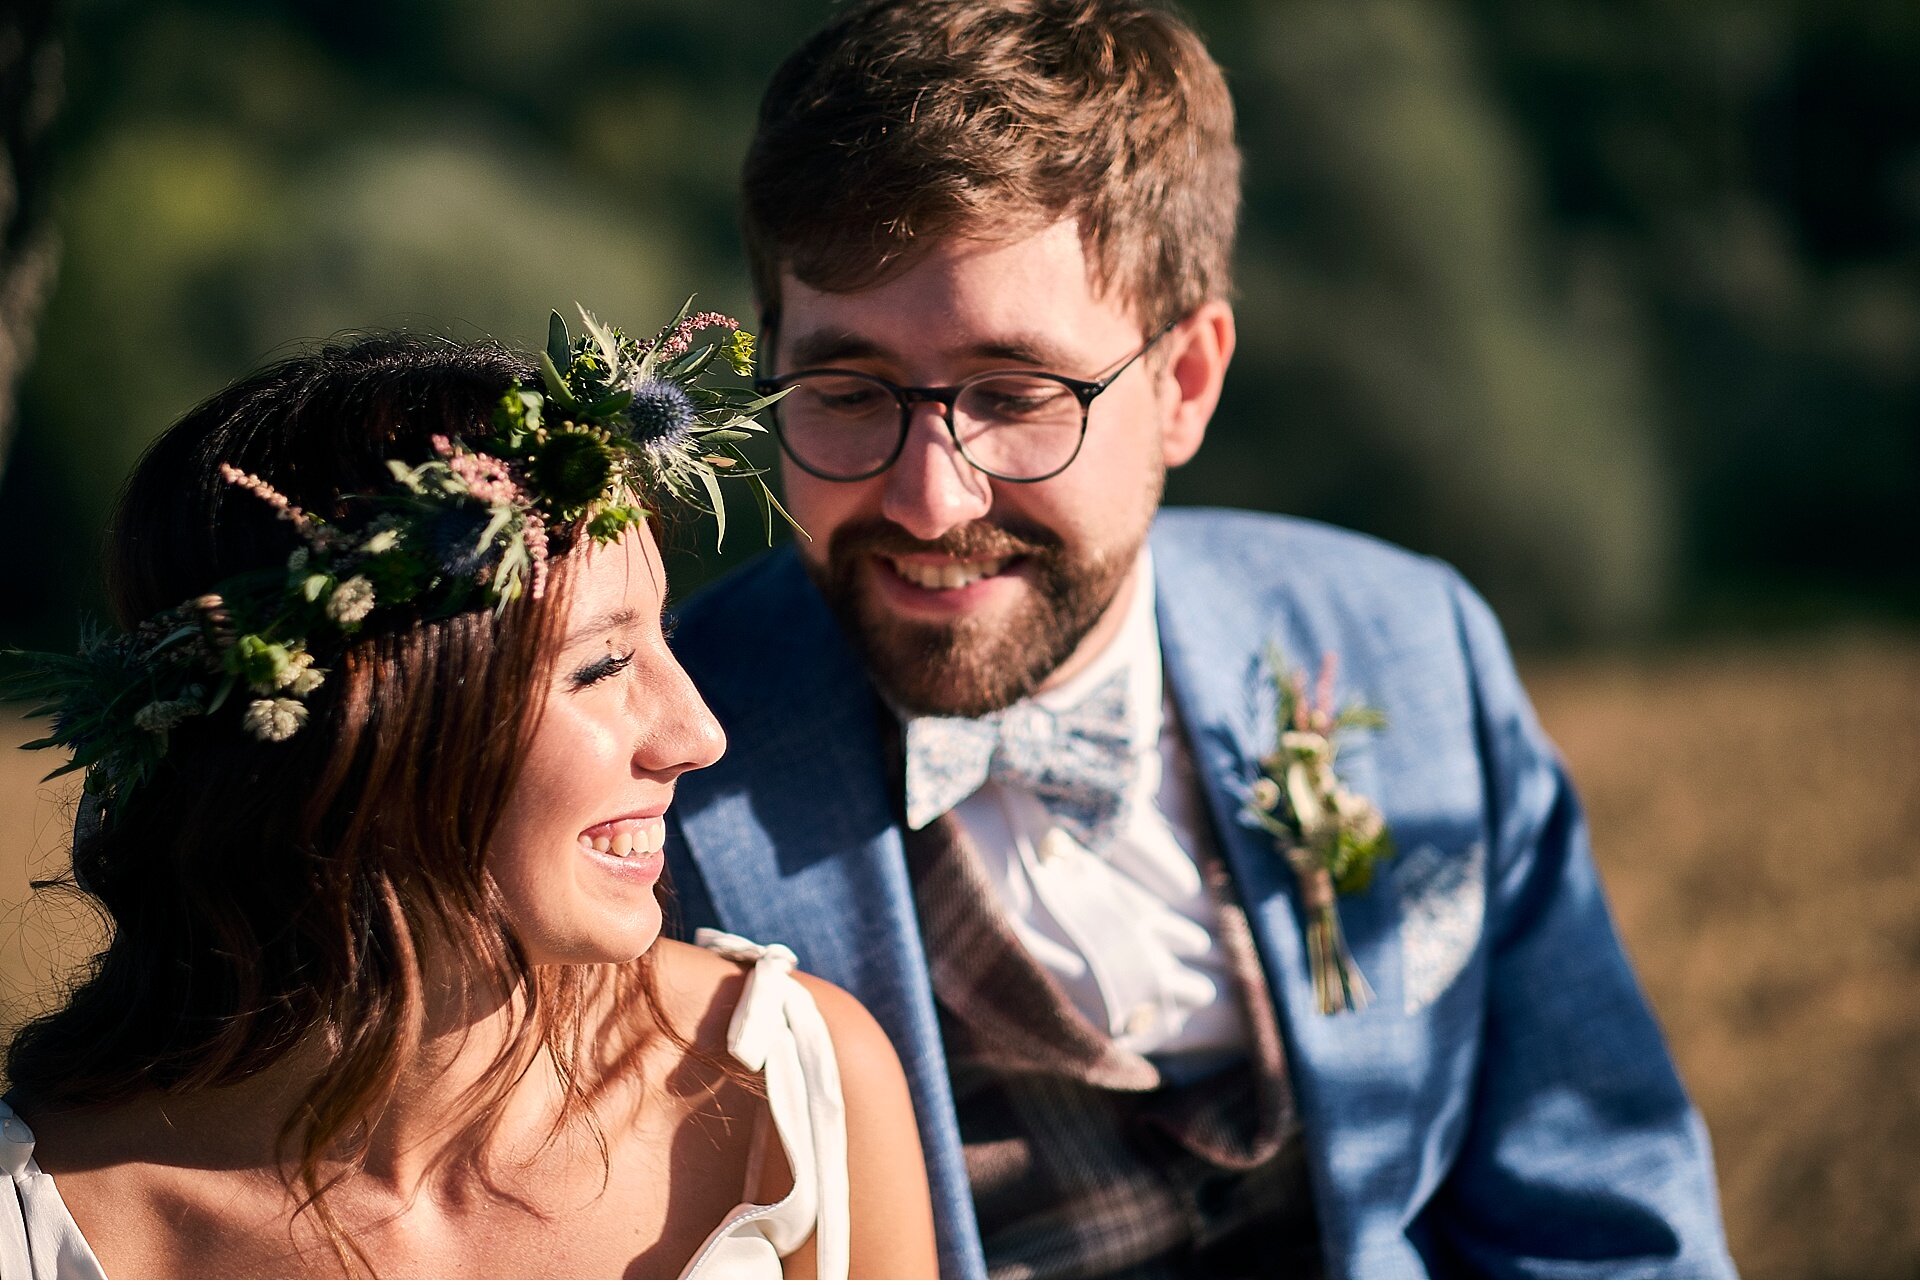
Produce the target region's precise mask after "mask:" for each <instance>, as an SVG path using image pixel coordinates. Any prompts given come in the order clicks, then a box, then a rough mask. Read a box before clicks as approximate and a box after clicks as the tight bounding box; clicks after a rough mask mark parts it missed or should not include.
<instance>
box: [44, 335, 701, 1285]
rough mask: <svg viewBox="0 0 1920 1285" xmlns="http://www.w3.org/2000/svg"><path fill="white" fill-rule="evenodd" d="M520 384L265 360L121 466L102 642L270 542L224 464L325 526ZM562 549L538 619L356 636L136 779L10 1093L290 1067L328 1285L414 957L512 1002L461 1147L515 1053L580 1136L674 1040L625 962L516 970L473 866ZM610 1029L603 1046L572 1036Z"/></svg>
mask: <svg viewBox="0 0 1920 1285" xmlns="http://www.w3.org/2000/svg"><path fill="white" fill-rule="evenodd" d="M531 379H532V372H531V370H530V369H529V368H528V366H527V365H526V363H525V362H524V361H523V360H521V359H520V358H518V357H516V356H515V355H513V354H512V353H510V352H508V351H507V350H505V349H503V348H500V347H496V346H492V345H456V344H452V343H447V342H443V341H437V340H428V339H421V338H416V337H409V336H381V337H372V338H365V339H361V340H358V341H355V342H352V343H346V344H337V345H331V346H327V347H324V348H320V349H319V350H317V351H315V352H312V353H310V354H306V355H302V356H298V357H293V358H291V359H288V360H285V361H282V362H280V363H278V364H276V365H274V366H272V367H270V368H268V369H266V370H264V371H262V372H260V373H258V374H256V375H253V376H251V377H249V378H247V379H245V380H243V381H241V382H239V383H237V384H235V385H234V386H232V387H231V388H228V389H227V390H225V391H224V392H222V393H220V394H218V395H217V396H215V397H213V398H211V399H210V400H208V401H207V402H205V403H204V404H202V405H201V406H199V407H196V408H195V409H194V410H192V411H190V412H188V414H187V415H186V416H185V417H184V418H182V419H181V420H180V421H179V422H178V423H177V424H175V425H174V426H173V427H172V428H170V429H169V430H168V431H167V432H166V433H165V434H163V435H162V436H161V437H160V438H159V440H158V441H156V442H155V443H154V445H153V447H152V448H151V449H150V450H149V451H148V452H147V454H146V456H145V458H144V459H143V460H142V461H141V463H140V465H139V467H138V468H137V469H136V470H135V472H134V475H133V477H132V479H131V480H130V482H129V483H128V485H127V489H126V492H125V494H124V496H123V497H122V499H121V502H120V506H119V509H118V511H117V514H116V517H115V520H114V522H113V525H112V528H111V535H110V538H109V545H108V553H107V562H108V579H109V586H110V590H111V595H112V599H113V603H114V609H115V613H116V615H117V616H118V617H119V621H120V623H121V625H122V627H128V626H131V625H132V624H133V623H134V622H137V621H139V620H142V619H145V618H146V617H149V616H151V615H153V614H154V613H156V612H158V611H161V610H163V609H165V608H168V607H171V606H174V605H176V604H178V603H180V602H182V601H185V600H186V599H189V598H191V597H193V596H195V595H197V594H200V593H203V592H205V591H206V590H207V589H208V588H209V587H210V586H212V585H213V584H214V583H215V582H217V581H219V580H222V579H224V578H225V577H228V576H231V575H235V574H238V573H242V572H247V571H256V570H259V569H262V568H273V567H276V566H279V565H281V564H283V563H284V562H285V561H286V559H287V557H288V555H289V554H290V553H291V552H292V551H293V549H294V548H295V546H296V541H295V538H294V534H293V532H292V530H291V528H290V527H289V526H288V524H287V523H285V522H282V521H280V520H278V519H277V518H276V517H275V515H274V513H273V512H272V510H270V509H269V508H268V507H267V506H266V505H264V504H262V503H261V502H260V501H259V500H258V499H257V498H255V497H254V496H253V495H250V494H248V493H246V492H244V491H242V490H240V489H238V488H236V487H234V486H232V485H230V484H228V483H227V482H226V481H224V480H223V479H222V477H221V476H220V465H221V464H223V463H226V464H232V465H234V466H236V467H238V468H240V469H243V470H246V471H248V472H252V473H256V474H258V475H260V476H261V477H263V478H265V479H266V480H267V481H268V482H270V483H271V484H272V485H273V486H274V487H276V488H278V489H279V490H280V491H282V492H283V493H285V494H286V495H287V496H288V497H290V498H291V499H292V501H293V502H294V503H295V504H296V505H299V506H301V507H302V508H305V509H307V510H309V511H312V512H316V513H318V514H320V515H321V516H323V517H334V516H336V515H337V513H338V510H339V505H340V497H342V496H351V495H354V494H356V493H359V494H365V493H369V492H372V491H375V490H379V489H382V488H384V487H385V486H387V485H389V484H390V481H391V479H390V474H389V472H388V469H387V466H386V464H385V461H386V460H388V459H390V458H396V459H403V460H410V461H411V460H422V459H426V458H428V457H429V456H430V454H431V450H432V447H431V445H430V438H431V437H432V436H433V435H434V434H448V435H453V436H460V435H465V436H468V437H469V438H471V437H473V436H474V435H476V434H480V433H484V431H485V430H486V426H487V425H488V423H489V420H490V417H491V414H492V411H493V408H494V406H495V404H496V403H497V402H498V401H499V399H500V397H501V395H502V394H503V393H504V392H505V391H506V390H507V388H508V387H509V386H510V385H511V384H513V383H514V382H515V381H516V380H531ZM567 534H568V533H567V532H565V531H560V530H556V531H555V532H554V533H553V535H554V539H555V543H554V550H553V551H554V554H555V555H556V556H555V562H554V572H555V574H554V577H553V580H552V582H551V584H550V586H549V588H548V591H547V595H546V597H545V598H544V599H542V600H541V601H539V602H534V601H531V600H529V599H527V598H522V599H520V600H518V601H516V602H514V603H512V604H511V605H509V606H508V607H507V608H506V609H505V610H504V611H503V612H501V613H499V614H498V615H497V616H496V614H495V613H494V612H493V611H492V610H491V609H480V610H475V611H469V612H466V613H464V614H461V615H456V616H453V617H451V618H447V619H441V620H433V621H424V622H415V623H413V624H411V625H408V626H406V627H403V628H393V629H383V630H380V631H376V632H374V633H372V634H371V635H369V636H365V637H363V638H362V639H360V640H359V641H357V642H356V643H355V644H354V646H353V647H352V648H351V649H349V650H348V651H347V652H346V653H345V655H344V656H342V657H339V658H338V659H337V660H332V661H330V660H328V659H326V658H322V659H321V661H320V663H321V664H323V665H329V666H330V667H331V669H332V672H331V674H330V676H329V678H328V680H327V682H326V683H325V684H324V686H323V687H321V688H320V690H319V692H318V693H316V695H315V696H314V697H313V698H312V705H313V710H312V722H311V724H310V725H309V726H308V727H307V728H306V729H305V730H303V731H301V732H300V733H299V734H298V735H296V736H294V737H292V738H291V739H289V740H287V741H285V742H281V743H278V744H269V743H265V742H262V741H258V740H255V739H254V738H252V737H249V736H246V735H244V734H243V733H241V732H240V731H239V729H238V728H237V726H236V725H234V724H233V721H232V720H228V719H213V718H209V719H195V720H189V722H188V723H186V724H184V725H182V726H180V727H179V728H177V729H176V730H175V731H174V732H173V734H172V736H173V740H172V744H171V746H170V749H169V752H168V754H167V755H166V757H165V758H164V759H163V760H162V762H161V764H160V767H159V769H158V771H157V772H156V773H155V775H154V776H153V778H152V779H151V780H149V781H148V782H147V783H145V784H144V785H143V786H141V787H140V788H138V789H136V790H134V791H133V792H132V793H131V794H130V795H129V796H128V797H127V798H126V799H125V800H123V801H120V802H117V803H116V807H115V812H114V815H113V816H112V817H111V819H110V824H109V825H107V826H104V827H102V828H100V829H99V830H97V831H96V832H94V833H91V834H87V835H84V836H83V837H82V838H81V840H80V841H79V843H78V844H77V845H76V848H75V851H74V854H73V872H74V880H75V882H76V883H77V884H78V886H79V887H80V888H82V889H84V890H85V892H86V893H87V894H89V895H91V897H93V898H94V899H95V900H96V901H97V902H98V903H99V905H100V907H101V909H102V910H103V912H104V914H105V916H106V918H107V920H108V923H109V926H110V929H111V936H110V939H109V940H108V942H107V945H106V947H105V948H104V950H102V952H101V953H100V954H99V955H98V956H97V957H96V958H95V960H94V961H93V965H92V967H91V970H90V971H89V972H88V974H87V975H86V976H85V979H84V980H83V981H82V982H81V983H80V984H79V985H78V986H77V987H76V989H75V990H74V991H73V992H72V994H71V996H70V998H69V999H68V1002H67V1003H66V1004H65V1005H64V1006H63V1007H61V1008H60V1009H59V1010H57V1011H55V1012H53V1013H51V1014H48V1015H46V1016H44V1017H41V1018H39V1019H37V1020H35V1021H34V1022H32V1023H30V1024H29V1025H27V1026H26V1027H24V1028H23V1029H22V1030H21V1031H20V1033H19V1034H18V1035H17V1036H16V1038H15V1039H14V1041H13V1043H12V1046H11V1047H10V1049H9V1050H8V1054H7V1068H6V1069H7V1077H8V1079H9V1080H10V1082H11V1083H12V1085H13V1088H14V1091H15V1092H16V1094H20V1095H23V1096H24V1097H25V1098H26V1099H27V1100H29V1101H31V1102H34V1103H45V1104H48V1105H51V1106H80V1105H100V1104H111V1103H117V1102H125V1101H128V1100H130V1099H132V1098H134V1097H136V1096H139V1095H142V1094H145V1093H149V1092H153V1091H159V1092H162V1093H174V1092H181V1091H188V1090H193V1089H199V1088H207V1087H211V1086H217V1085H227V1084H233V1083H235V1082H237V1081H240V1080H243V1079H245V1078H247V1077H249V1076H251V1075H254V1074H257V1073H259V1072H261V1071H263V1070H265V1069H267V1068H269V1067H271V1066H273V1065H275V1064H276V1063H278V1062H280V1061H281V1060H282V1059H283V1058H285V1057H287V1056H288V1055H289V1054H290V1053H291V1052H293V1051H294V1050H295V1049H296V1048H302V1049H313V1048H317V1049H318V1050H319V1051H320V1052H321V1053H322V1054H323V1056H322V1057H321V1058H320V1061H321V1062H322V1063H323V1065H322V1067H321V1069H320V1071H319V1073H318V1078H317V1080H316V1081H315V1082H314V1084H313V1087H312V1091H311V1093H310V1094H309V1095H308V1096H307V1099H306V1101H305V1102H304V1103H303V1105H302V1107H301V1109H300V1110H299V1111H298V1112H296V1113H295V1114H294V1115H293V1116H292V1117H291V1118H289V1119H288V1120H287V1121H286V1122H285V1124H284V1126H283V1128H282V1130H281V1133H280V1136H279V1140H278V1145H279V1149H280V1154H281V1156H282V1162H283V1164H285V1165H286V1166H287V1167H288V1173H289V1178H290V1182H291V1183H292V1185H293V1186H294V1187H295V1189H296V1190H298V1191H299V1192H300V1194H301V1195H302V1197H303V1198H304V1199H305V1201H307V1202H308V1203H309V1204H310V1205H311V1206H312V1207H313V1209H314V1212H315V1214H316V1215H317V1216H318V1217H319V1219H320V1221H321V1223H322V1225H323V1227H324V1228H325V1229H326V1231H327V1233H328V1235H329V1236H330V1237H331V1239H332V1241H333V1243H334V1245H335V1247H336V1249H338V1250H339V1251H340V1253H341V1262H342V1266H343V1268H347V1267H350V1266H351V1264H350V1263H349V1261H348V1253H349V1252H350V1251H351V1242H350V1240H348V1239H347V1238H346V1237H345V1236H344V1234H343V1233H342V1231H341V1229H339V1228H338V1227H337V1226H336V1225H335V1224H334V1223H333V1221H332V1219H331V1218H330V1217H329V1216H328V1214H327V1211H326V1205H325V1200H324V1194H325V1191H326V1190H327V1188H328V1187H330V1186H331V1185H332V1184H333V1183H334V1182H337V1181H339V1180H340V1178H341V1177H342V1176H345V1175H350V1174H351V1173H352V1172H354V1171H355V1169H356V1168H357V1166H358V1163H359V1161H360V1159H361V1158H362V1157H363V1155H364V1148H365V1145H366V1142H367V1126H368V1123H369V1122H370V1121H372V1120H375V1119H377V1118H378V1116H379V1114H380V1110H381V1108H382V1106H383V1105H384V1104H385V1103H386V1102H387V1101H388V1100H389V1099H390V1097H391V1094H392V1092H393V1089H394V1086H395V1083H396V1077H397V1075H398V1073H399V1072H400V1070H401V1068H402V1066H403V1063H404V1060H405V1058H406V1057H407V1055H408V1052H409V1050H411V1049H413V1048H414V1047H416V1046H417V1043H418V1040H419V1038H420V1035H421V1023H422V1017H423V1012H424V1005H423V1000H422V982H423V976H422V973H423V967H424V966H425V965H426V963H427V960H428V957H429V956H431V957H432V961H433V966H434V968H435V972H436V974H437V975H439V976H442V977H451V978H454V979H456V980H458V981H461V982H464V983H465V984H466V985H468V987H469V988H470V993H471V994H472V995H473V996H475V997H476V998H480V997H484V996H489V995H491V996H517V997H519V1001H518V1003H517V1004H516V1006H515V1012H516V1014H517V1018H516V1021H515V1022H514V1024H513V1028H512V1035H511V1037H510V1039H509V1040H508V1041H507V1043H506V1045H505V1046H504V1047H503V1048H502V1049H501V1050H500V1053H499V1056H498V1057H497V1058H495V1059H494V1061H493V1064H492V1066H491V1067H490V1068H489V1070H488V1072H487V1074H485V1075H484V1076H483V1077H482V1078H481V1080H480V1082H479V1083H478V1084H476V1086H475V1087H474V1090H473V1092H472V1094H471V1096H470V1099H469V1107H470V1110H469V1111H468V1112H467V1123H468V1125H469V1126H470V1127H469V1130H468V1133H467V1137H468V1140H469V1141H472V1142H474V1143H475V1145H477V1142H478V1141H480V1140H484V1138H485V1136H486V1128H487V1125H486V1121H487V1120H489V1119H490V1118H492V1117H493V1116H494V1115H495V1114H496V1113H494V1112H492V1111H490V1110H489V1108H490V1107H491V1106H494V1105H497V1104H498V1103H499V1102H500V1101H501V1100H503V1098H504V1097H505V1095H506V1093H507V1092H508V1091H509V1089H510V1088H511V1087H512V1085H513V1083H514V1082H515V1080H516V1079H517V1078H518V1077H519V1076H520V1075H521V1074H522V1073H523V1072H524V1070H525V1069H526V1067H527V1066H528V1065H529V1063H530V1061H531V1060H532V1059H533V1058H534V1057H535V1056H536V1055H537V1054H538V1053H539V1052H540V1051H541V1050H542V1049H545V1050H546V1052H547V1053H548V1054H550V1055H551V1057H552V1059H553V1061H554V1064H555V1065H556V1066H557V1068H558V1070H559V1074H560V1077H561V1081H562V1083H563V1084H564V1085H565V1087H566V1090H567V1096H566V1106H565V1108H564V1110H563V1117H562V1119H563V1121H564V1120H565V1119H566V1118H569V1117H577V1116H582V1115H584V1116H585V1117H586V1118H587V1119H588V1120H589V1121H590V1120H591V1105H592V1101H593V1098H594V1093H595V1088H596V1086H597V1085H598V1084H599V1083H600V1082H601V1081H602V1079H603V1077H605V1076H606V1075H607V1074H609V1073H610V1068H609V1067H608V1065H607V1062H608V1057H609V1052H610V1051H612V1052H613V1053H614V1056H615V1057H616V1058H617V1056H618V1051H619V1050H623V1049H624V1050H626V1052H627V1054H628V1055H629V1056H631V1055H632V1054H633V1052H634V1051H635V1049H636V1048H637V1039H638V1037H639V1036H640V1035H641V1033H643V1032H645V1031H650V1030H652V1031H661V1032H664V1033H665V1034H666V1035H667V1037H668V1038H671V1039H673V1040H674V1042H675V1043H676V1044H681V1046H682V1047H683V1048H684V1047H686V1046H685V1045H684V1043H683V1042H682V1041H680V1040H679V1039H678V1038H677V1037H676V1036H674V1035H673V1033H672V1031H671V1028H670V1026H669V1025H668V1024H667V1023H666V1022H665V1020H664V1018H663V1016H662V1014H661V1012H660V1008H659V1005H658V1003H657V1001H656V998H655V994H654V990H653V987H652V985H651V981H650V972H649V969H648V960H647V957H645V956H643V957H642V958H641V959H639V960H637V961H635V962H633V963H631V964H627V965H619V966H600V967H589V968H576V967H543V968H540V969H538V970H536V969H535V968H534V967H533V966H532V965H530V964H529V963H528V961H527V959H526V956H525V954H524V953H523V952H522V951H521V949H520V947H519V946H518V944H517V943H516V941H515V938H514V936H513V934H512V932H511V931H510V930H509V929H508V926H507V921H506V918H505V916H504V914H503V911H502V907H501V905H500V904H499V899H498V896H497V894H496V892H495V891H494V888H493V885H492V883H491V881H490V879H489V878H488V877H487V874H486V872H485V869H484V866H483V863H482V856H483V854H484V853H485V852H486V851H487V849H488V843H489V840H490V838H491V837H492V835H493V833H494V830H495V828H496V826H497V825H498V823H499V821H500V817H501V813H502V809H503V808H504V806H505V804H506V802H507V799H508V796H509V794H510V793H511V791H512V789H513V785H514V780H515V777H516V774H517V772H518V770H519V766H520V763H521V760H522V757H523V751H524V746H525V743H526V740H527V737H528V735H529V733H530V731H531V729H532V726H533V722H534V720H535V719H537V717H538V715H539V711H540V695H541V693H543V692H544V691H545V690H546V687H547V682H548V678H549V673H550V667H551V662H552V658H553V655H554V652H555V650H556V647H557V644H558V634H559V628H560V624H561V618H562V617H563V615H564V603H565V594H566V591H567V580H568V577H567V574H566V571H567V563H568V559H566V558H565V557H564V556H562V554H563V551H564V548H565V546H566V537H567ZM469 538H470V536H469ZM609 1013H610V1014H612V1015H613V1016H612V1018H611V1019H610V1020H612V1021H613V1022H615V1023H616V1024H617V1028H616V1029H613V1030H608V1029H606V1027H605V1023H604V1022H601V1021H598V1020H596V1021H594V1022H592V1023H590V1022H589V1021H588V1018H589V1016H590V1014H609ZM590 1025H591V1026H593V1027H594V1029H591V1030H590V1029H588V1028H589V1026H590ZM588 1050H592V1051H593V1053H594V1056H593V1058H592V1059H588V1058H586V1057H585V1056H584V1054H585V1053H586V1052H587V1051H588ZM555 1127H556V1130H557V1129H558V1127H559V1122H556V1126H555ZM336 1161H339V1162H343V1163H341V1164H339V1165H338V1167H336V1166H335V1163H334V1162H336ZM329 1171H331V1172H330V1173H329ZM361 1265H362V1266H366V1267H370V1266H371V1265H370V1264H366V1263H365V1262H364V1260H362V1263H361Z"/></svg>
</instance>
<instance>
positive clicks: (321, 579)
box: [300, 574, 333, 602]
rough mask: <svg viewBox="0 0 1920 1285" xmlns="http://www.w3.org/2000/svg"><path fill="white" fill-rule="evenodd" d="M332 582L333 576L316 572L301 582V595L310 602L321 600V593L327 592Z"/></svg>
mask: <svg viewBox="0 0 1920 1285" xmlns="http://www.w3.org/2000/svg"><path fill="white" fill-rule="evenodd" d="M332 583H333V577H332V576H329V575H319V574H316V575H311V576H308V577H307V578H306V579H305V580H302V581H301V582H300V595H301V596H302V597H304V598H305V599H306V600H307V601H308V602H318V601H320V595H321V594H323V593H325V592H326V591H327V587H328V586H329V585H330V584H332Z"/></svg>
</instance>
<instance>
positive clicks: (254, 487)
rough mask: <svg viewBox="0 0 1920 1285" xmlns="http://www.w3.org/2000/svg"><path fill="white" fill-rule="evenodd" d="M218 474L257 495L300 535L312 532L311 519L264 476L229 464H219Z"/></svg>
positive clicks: (307, 534) (308, 534)
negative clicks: (291, 524)
mask: <svg viewBox="0 0 1920 1285" xmlns="http://www.w3.org/2000/svg"><path fill="white" fill-rule="evenodd" d="M220 476H221V477H223V478H225V479H226V480H227V481H228V482H229V483H231V484H232V485H234V486H237V487H239V488H240V489H241V490H243V491H246V492H247V493H249V494H250V495H254V496H257V497H259V498H260V500H262V501H263V502H264V503H265V504H266V505H267V506H268V507H269V508H271V509H272V510H273V511H274V512H275V513H277V514H279V515H280V516H281V517H282V518H285V519H286V520H287V521H288V522H291V523H293V528H294V530H296V531H298V532H299V533H300V534H301V535H303V536H310V535H311V534H312V527H313V520H312V519H311V518H309V517H308V516H307V515H306V513H305V511H304V510H302V509H301V508H300V507H299V506H298V505H296V504H295V503H294V502H293V501H292V500H289V499H288V498H287V497H286V496H284V495H282V494H281V493H280V492H279V491H277V490H275V489H274V488H273V486H272V484H270V483H269V482H268V481H267V480H266V479H265V478H263V477H260V476H259V475H258V474H254V473H247V472H243V471H242V470H240V469H237V468H235V467H234V466H233V465H231V464H222V465H221V466H220Z"/></svg>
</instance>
